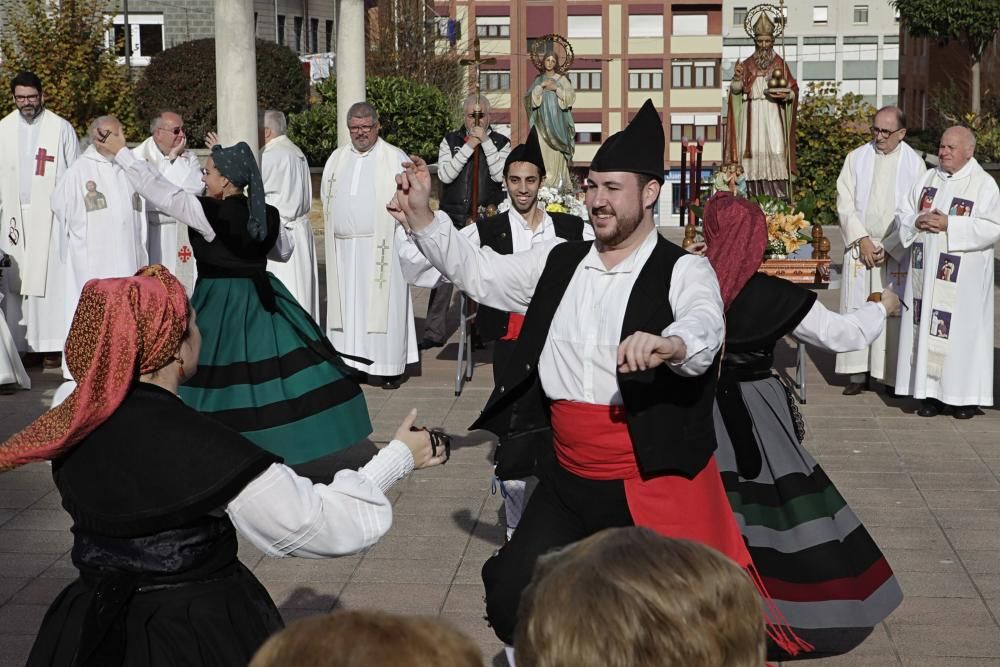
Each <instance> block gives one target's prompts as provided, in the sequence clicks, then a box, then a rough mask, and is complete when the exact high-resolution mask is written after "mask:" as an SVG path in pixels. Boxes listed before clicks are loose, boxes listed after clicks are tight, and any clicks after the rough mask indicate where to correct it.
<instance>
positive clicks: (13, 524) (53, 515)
mask: <svg viewBox="0 0 1000 667" xmlns="http://www.w3.org/2000/svg"><path fill="white" fill-rule="evenodd" d="M0 523H3V522H0ZM72 525H73V520H72V519H71V518H70V516H69V514H68V513H67V512H66V511H65V510H63V509H58V510H48V509H26V510H22V511H21V512H19V513H18V515H17V516H16V517H14V518H13V519H11V520H10V521H8V522H6V523H3V528H4V529H5V530H55V531H60V532H65V533H68V532H69V529H70V526H72ZM3 539H4V536H3V535H0V541H2V540H3ZM0 550H2V547H0Z"/></svg>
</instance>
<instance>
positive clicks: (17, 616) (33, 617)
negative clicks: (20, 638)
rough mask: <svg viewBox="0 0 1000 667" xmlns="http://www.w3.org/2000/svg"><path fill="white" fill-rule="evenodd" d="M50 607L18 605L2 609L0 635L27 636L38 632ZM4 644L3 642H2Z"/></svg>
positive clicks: (0, 613)
mask: <svg viewBox="0 0 1000 667" xmlns="http://www.w3.org/2000/svg"><path fill="white" fill-rule="evenodd" d="M47 609H48V605H44V604H16V603H13V602H9V603H7V604H5V605H4V606H2V607H0V635H27V634H33V633H35V632H37V631H38V626H40V625H41V624H42V618H44V617H45V612H46V610H47ZM0 643H3V640H0Z"/></svg>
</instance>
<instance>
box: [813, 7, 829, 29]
mask: <svg viewBox="0 0 1000 667" xmlns="http://www.w3.org/2000/svg"><path fill="white" fill-rule="evenodd" d="M828 15H829V7H827V6H826V5H816V6H815V7H813V24H815V25H826V22H827V20H828V18H829V16H828Z"/></svg>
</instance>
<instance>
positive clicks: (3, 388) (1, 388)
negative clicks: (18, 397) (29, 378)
mask: <svg viewBox="0 0 1000 667" xmlns="http://www.w3.org/2000/svg"><path fill="white" fill-rule="evenodd" d="M15 391H17V385H16V384H14V383H13V382H11V383H10V384H0V396H11V395H13V394H14V392H15Z"/></svg>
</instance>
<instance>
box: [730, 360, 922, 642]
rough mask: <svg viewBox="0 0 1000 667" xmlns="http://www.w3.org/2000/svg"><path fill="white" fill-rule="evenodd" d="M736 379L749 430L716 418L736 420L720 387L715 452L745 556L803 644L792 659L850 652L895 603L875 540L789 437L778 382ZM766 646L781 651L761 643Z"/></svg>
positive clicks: (895, 590) (896, 594) (898, 593)
mask: <svg viewBox="0 0 1000 667" xmlns="http://www.w3.org/2000/svg"><path fill="white" fill-rule="evenodd" d="M737 386H738V392H739V397H740V398H742V402H743V404H744V405H745V407H746V412H747V413H748V414H749V417H750V419H749V422H748V426H749V429H750V433H752V436H751V437H749V438H748V437H738V436H737V435H736V434H734V435H733V437H730V434H729V433H728V432H727V430H726V426H725V423H729V424H730V428H732V426H733V424H739V423H740V420H739V418H737V419H731V418H729V415H727V419H726V420H723V417H722V413H721V412H720V411H719V407H720V406H725V405H726V401H724V400H723V399H722V397H721V394H720V403H719V405H717V407H716V413H715V425H716V435H717V437H718V442H719V449H718V451H717V453H716V458H717V460H718V463H719V469H720V471H721V473H722V481H723V485H724V486H725V488H726V493H727V495H728V496H729V502H730V504H731V505H732V507H733V512H734V513H735V515H736V520H737V522H738V523H739V525H740V529H741V530H742V532H743V537H744V539H745V540H746V541H747V545H748V547H749V550H750V557H751V559H752V560H753V563H754V566H755V567H756V568H757V571H758V572H759V574H760V576H761V579H762V580H763V583H764V586H765V587H766V588H767V592H768V593H769V594H770V596H771V598H773V600H774V602H775V603H776V605H777V607H778V609H779V610H780V611H781V613H782V615H783V616H784V617H785V619H786V620H787V622H788V625H789V626H790V627H791V628H792V629H793V630H794V632H795V633H796V634H797V635H798V636H799V637H800V638H802V639H804V640H805V641H807V642H809V643H810V644H812V645H813V651H811V652H809V653H806V654H800V655H799V657H800V658H803V657H805V658H808V657H820V656H822V655H835V654H840V653H845V652H847V651H850V650H851V649H853V648H855V647H856V646H857V645H858V644H860V643H861V642H862V641H864V639H865V638H866V637H868V635H869V634H871V632H872V630H873V629H874V627H875V626H876V625H878V624H879V623H880V622H882V621H883V620H884V619H885V618H886V617H887V616H889V614H890V613H892V611H893V610H894V609H895V608H896V607H897V606H898V605H899V604H900V602H901V601H902V599H903V593H902V590H901V589H900V588H899V584H898V583H897V582H896V578H895V576H894V575H893V573H892V569H891V568H890V567H889V563H888V562H887V561H886V559H885V556H884V555H883V554H882V551H881V550H880V549H879V548H878V545H876V544H875V541H874V540H873V539H872V537H871V535H869V533H868V531H867V530H866V529H865V527H864V526H863V525H862V524H861V521H860V520H859V519H858V517H857V516H856V515H855V514H854V512H853V511H852V510H851V508H850V507H848V505H847V502H846V501H845V500H844V498H843V496H841V495H840V493H839V492H838V491H837V488H836V487H835V486H834V485H833V482H831V481H830V479H829V478H828V477H827V476H826V473H824V472H823V469H822V468H821V467H820V466H819V465H818V464H817V463H816V461H815V460H813V458H812V456H810V455H809V452H807V451H806V450H805V448H803V447H802V445H801V443H800V442H799V439H798V437H797V436H796V432H795V427H794V424H793V421H792V415H791V408H790V407H789V394H788V393H787V392H786V389H785V386H784V385H783V384H782V383H781V381H780V380H779V379H778V378H777V377H769V378H767V379H761V380H754V381H750V382H740V383H738V385H737ZM721 387H723V384H722V383H720V388H721ZM730 405H732V404H730ZM722 409H727V408H725V407H723V408H722ZM744 436H746V433H744ZM754 448H756V451H753V449H754ZM741 449H742V451H741ZM768 654H769V656H768V657H769V659H771V660H782V659H787V658H788V656H786V655H782V653H781V651H780V650H779V649H778V648H777V647H776V646H773V645H771V644H770V643H769V647H768Z"/></svg>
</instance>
